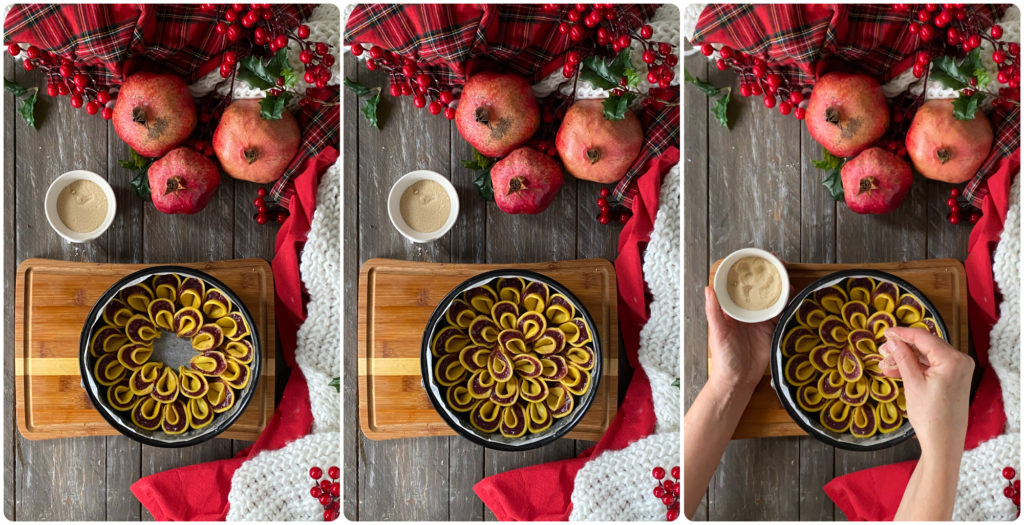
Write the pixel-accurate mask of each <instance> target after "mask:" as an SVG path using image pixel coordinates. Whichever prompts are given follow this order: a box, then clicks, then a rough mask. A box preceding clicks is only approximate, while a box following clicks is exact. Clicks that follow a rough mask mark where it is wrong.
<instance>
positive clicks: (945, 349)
mask: <svg viewBox="0 0 1024 525" xmlns="http://www.w3.org/2000/svg"><path fill="white" fill-rule="evenodd" d="M885 337H886V339H889V340H892V339H895V340H898V341H902V342H904V343H906V344H908V345H910V346H913V347H915V348H917V351H918V352H921V355H923V356H924V357H925V359H927V361H928V362H929V363H930V364H933V365H935V364H939V363H941V362H943V361H948V360H949V359H950V358H951V357H956V356H957V354H959V353H960V352H959V351H957V349H956V348H953V347H952V346H950V345H949V343H947V342H946V341H944V340H942V339H941V338H939V337H936V336H935V335H933V334H932V333H931V332H929V331H928V330H925V329H922V328H907V327H898V326H896V327H892V328H889V329H888V330H886V331H885Z"/></svg>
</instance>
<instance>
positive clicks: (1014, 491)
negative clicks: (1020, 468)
mask: <svg viewBox="0 0 1024 525" xmlns="http://www.w3.org/2000/svg"><path fill="white" fill-rule="evenodd" d="M1015 477H1017V471H1016V470H1013V467H1006V468H1004V469H1003V478H1005V479H1006V487H1005V488H1003V495H1004V496H1006V497H1007V498H1009V500H1010V501H1012V502H1013V504H1014V505H1016V506H1017V517H1020V480H1019V479H1013V478H1015Z"/></svg>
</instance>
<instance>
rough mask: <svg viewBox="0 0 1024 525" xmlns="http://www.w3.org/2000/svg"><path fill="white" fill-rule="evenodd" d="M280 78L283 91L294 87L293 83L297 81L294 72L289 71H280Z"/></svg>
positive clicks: (297, 78) (297, 77)
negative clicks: (281, 78)
mask: <svg viewBox="0 0 1024 525" xmlns="http://www.w3.org/2000/svg"><path fill="white" fill-rule="evenodd" d="M281 76H282V77H284V87H285V89H287V88H290V87H292V86H294V85H295V83H296V82H298V80H299V76H298V75H296V74H295V72H294V71H292V70H291V69H285V70H284V71H282V72H281ZM275 82H276V81H275Z"/></svg>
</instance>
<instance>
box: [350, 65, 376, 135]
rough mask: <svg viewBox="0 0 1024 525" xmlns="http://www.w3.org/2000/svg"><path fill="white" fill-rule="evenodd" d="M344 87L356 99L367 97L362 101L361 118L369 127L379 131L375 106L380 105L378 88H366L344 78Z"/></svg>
mask: <svg viewBox="0 0 1024 525" xmlns="http://www.w3.org/2000/svg"><path fill="white" fill-rule="evenodd" d="M345 87H347V88H349V89H351V90H352V92H353V93H355V94H356V97H360V98H361V97H367V96H368V97H369V98H367V99H366V100H365V101H363V107H362V108H361V109H362V112H363V116H364V117H366V120H367V121H368V122H369V123H370V125H371V126H373V127H375V128H377V129H380V122H379V121H378V120H377V105H378V104H380V90H381V88H380V86H377V87H375V88H369V87H366V86H364V85H362V84H360V83H359V82H356V81H355V80H351V79H349V78H348V77H345Z"/></svg>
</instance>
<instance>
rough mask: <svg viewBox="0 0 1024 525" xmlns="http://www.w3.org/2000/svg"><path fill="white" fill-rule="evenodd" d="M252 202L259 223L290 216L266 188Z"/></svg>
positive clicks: (259, 190) (259, 191)
mask: <svg viewBox="0 0 1024 525" xmlns="http://www.w3.org/2000/svg"><path fill="white" fill-rule="evenodd" d="M252 204H253V206H255V207H256V215H254V216H253V218H255V219H256V223H257V224H266V223H268V222H270V221H271V220H274V221H277V223H278V224H284V221H285V220H286V219H287V218H288V210H285V209H284V208H283V207H280V206H273V207H272V208H273V209H272V208H271V207H268V206H267V189H266V188H259V189H257V190H256V198H255V199H253V201H252ZM310 472H312V471H310Z"/></svg>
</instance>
